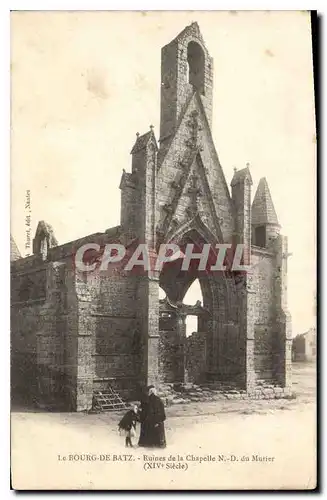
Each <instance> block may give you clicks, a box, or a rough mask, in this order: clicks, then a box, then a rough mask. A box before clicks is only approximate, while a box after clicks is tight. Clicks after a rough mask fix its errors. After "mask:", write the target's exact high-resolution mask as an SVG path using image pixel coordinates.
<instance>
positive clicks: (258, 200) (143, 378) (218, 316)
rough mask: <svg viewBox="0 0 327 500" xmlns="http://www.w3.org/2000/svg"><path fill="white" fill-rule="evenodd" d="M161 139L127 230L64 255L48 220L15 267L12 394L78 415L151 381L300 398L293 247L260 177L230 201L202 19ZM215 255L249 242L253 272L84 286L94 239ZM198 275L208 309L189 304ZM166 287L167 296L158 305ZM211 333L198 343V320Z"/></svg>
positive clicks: (136, 188)
mask: <svg viewBox="0 0 327 500" xmlns="http://www.w3.org/2000/svg"><path fill="white" fill-rule="evenodd" d="M161 58H162V59H161V120H160V137H159V139H158V142H157V140H156V137H155V134H154V131H153V129H152V127H151V128H150V131H149V132H147V133H145V134H144V135H137V138H136V142H135V144H134V146H133V148H132V151H131V156H132V166H131V170H130V169H127V170H129V171H124V172H123V174H122V178H121V183H120V190H121V220H120V225H119V226H117V227H114V228H111V229H109V230H107V231H105V232H103V233H95V234H92V235H89V236H86V237H85V238H82V239H80V240H77V241H73V242H71V243H67V244H63V245H58V243H57V241H56V238H55V236H54V232H53V229H52V228H51V226H50V225H49V224H47V223H45V222H43V221H42V222H40V223H39V225H38V228H37V231H36V234H35V238H34V241H33V255H32V256H29V257H25V258H20V257H19V255H18V254H17V252H15V256H14V258H13V261H12V263H11V276H12V297H11V304H12V306H11V309H12V317H11V330H12V334H11V364H12V375H11V379H12V380H11V383H12V393H13V395H15V394H20V395H22V394H25V395H26V394H28V397H30V398H33V399H34V400H36V401H38V402H39V403H40V404H45V405H49V406H53V407H55V408H63V409H69V410H85V409H89V408H91V406H92V398H93V394H94V392H95V391H98V390H102V391H105V390H106V388H108V386H109V385H110V386H112V387H114V388H116V389H117V390H119V391H120V393H121V394H122V395H124V396H125V397H127V398H128V397H130V398H134V397H136V394H137V390H138V389H139V388H140V387H142V386H144V385H146V384H149V383H154V384H156V385H157V386H164V385H165V384H167V383H172V382H180V383H184V382H188V381H192V382H195V383H201V382H204V381H206V382H208V383H209V382H212V381H216V382H217V381H218V382H219V381H221V382H228V383H230V384H234V385H235V387H240V388H242V389H244V390H246V391H247V393H248V394H249V395H251V394H254V393H255V392H256V390H257V386H258V384H259V383H261V382H262V381H264V382H265V383H267V384H270V385H273V386H277V387H279V388H280V389H281V390H282V391H283V392H285V393H287V391H289V390H290V385H291V350H292V338H291V326H290V316H289V313H288V310H287V284H286V278H287V255H288V250H287V239H286V237H284V236H282V235H281V234H280V226H279V223H278V219H277V216H276V212H275V209H274V206H273V202H272V199H271V195H270V192H269V188H268V185H267V182H266V180H265V178H262V179H261V180H260V182H259V185H258V189H257V192H256V194H255V196H254V200H253V203H251V185H252V179H251V174H250V170H249V167H248V166H247V167H246V168H244V169H242V170H238V171H235V173H234V176H233V178H232V180H231V191H229V188H228V185H227V183H226V180H225V177H224V173H223V170H222V167H221V165H220V162H219V158H218V155H217V152H216V149H215V146H214V143H213V140H212V135H211V123H212V90H213V60H212V58H211V57H210V55H209V53H208V51H207V48H206V46H205V43H204V41H203V38H202V36H201V33H200V31H199V27H198V25H197V23H192V24H191V25H190V26H188V27H186V28H185V29H184V30H183V31H182V32H181V33H180V34H179V35H178V36H177V37H176V38H175V39H174V40H173V41H172V42H170V43H169V44H168V45H166V46H165V47H163V49H162V55H161ZM135 241H138V242H145V243H146V244H147V245H149V247H150V248H151V249H152V251H153V252H156V251H158V248H159V246H160V244H161V243H169V242H174V243H176V244H178V245H180V246H183V245H185V244H186V243H194V244H195V245H200V246H201V245H202V244H204V243H209V244H210V245H211V246H212V247H213V248H214V247H215V245H217V244H222V243H231V244H232V245H235V244H236V243H243V244H244V245H245V248H247V249H249V252H248V254H246V259H248V263H249V264H250V270H249V271H248V272H247V273H246V275H245V276H243V277H242V279H241V280H239V279H236V278H237V277H236V276H235V275H234V274H233V273H227V272H226V273H223V272H220V273H216V274H212V273H209V272H202V273H200V272H198V271H197V269H196V268H194V267H193V268H192V269H190V270H188V271H181V269H180V267H179V266H178V261H176V263H175V264H174V265H169V266H164V267H163V269H162V271H161V272H157V273H156V272H153V271H151V270H149V272H147V273H143V274H135V273H134V274H133V273H127V272H124V270H123V269H122V268H121V269H120V270H118V271H117V272H116V273H114V274H113V275H110V276H101V275H96V276H95V275H90V276H81V275H79V274H78V273H77V272H76V269H75V267H74V263H73V256H74V255H75V253H76V251H77V250H78V248H79V247H80V246H81V245H83V244H85V243H88V242H90V243H98V244H99V245H100V246H103V245H105V244H106V243H110V242H115V243H117V242H119V243H121V244H123V245H124V246H125V247H129V246H133V244H134V243H135ZM195 279H198V280H199V282H200V286H201V291H202V296H203V304H202V303H197V304H196V305H188V304H184V302H183V299H184V297H185V294H186V292H187V290H188V289H189V287H190V286H191V284H192V283H193V282H194V280H195ZM159 287H161V289H162V290H164V292H165V294H166V298H165V299H164V300H159ZM189 314H192V315H196V316H197V317H198V331H197V332H194V333H193V334H192V335H191V336H190V337H186V334H185V318H186V317H187V315H189Z"/></svg>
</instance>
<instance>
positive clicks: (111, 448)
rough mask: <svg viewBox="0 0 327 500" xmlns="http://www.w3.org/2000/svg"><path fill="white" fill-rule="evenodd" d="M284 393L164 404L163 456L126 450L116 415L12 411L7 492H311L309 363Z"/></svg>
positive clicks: (312, 387)
mask: <svg viewBox="0 0 327 500" xmlns="http://www.w3.org/2000/svg"><path fill="white" fill-rule="evenodd" d="M293 390H294V392H295V393H296V395H297V397H296V399H284V400H283V399H279V400H261V401H260V400H253V401H247V400H223V401H217V402H205V403H204V402H202V403H198V402H197V403H189V404H187V405H183V404H179V405H174V406H171V407H168V408H167V409H166V414H167V421H166V438H167V448H166V449H165V450H145V449H142V448H137V447H135V448H134V449H132V450H129V449H125V447H124V440H123V437H120V436H119V434H118V432H117V424H118V422H119V420H120V418H121V415H122V413H121V412H110V413H104V414H86V413H44V412H43V413H42V412H27V411H14V410H13V411H12V414H11V456H12V459H11V460H12V481H13V487H14V488H16V489H136V490H137V489H168V490H171V489H218V490H221V489H293V488H294V489H312V488H314V487H315V481H316V371H315V366H314V365H312V364H303V363H301V364H300V363H297V364H294V368H293ZM137 431H138V430H137ZM134 441H135V444H136V442H137V438H134Z"/></svg>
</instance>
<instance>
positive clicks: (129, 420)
mask: <svg viewBox="0 0 327 500" xmlns="http://www.w3.org/2000/svg"><path fill="white" fill-rule="evenodd" d="M138 420H139V417H138V408H137V406H136V405H133V407H132V408H131V409H130V410H128V412H127V413H125V415H124V416H123V418H122V419H121V421H120V422H119V424H118V429H119V431H124V434H125V446H126V448H128V447H129V446H130V447H131V448H133V443H132V437H134V436H135V430H136V422H137V421H138Z"/></svg>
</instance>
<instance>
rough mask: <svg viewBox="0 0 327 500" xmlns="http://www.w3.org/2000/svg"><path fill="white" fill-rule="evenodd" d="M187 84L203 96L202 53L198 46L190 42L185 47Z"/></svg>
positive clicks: (203, 62)
mask: <svg viewBox="0 0 327 500" xmlns="http://www.w3.org/2000/svg"><path fill="white" fill-rule="evenodd" d="M187 62H188V82H189V83H190V84H191V85H193V87H194V88H195V89H196V90H198V91H199V92H200V94H202V95H204V66H205V61H204V53H203V50H202V48H201V47H200V45H199V44H198V43H196V42H190V43H189V44H188V47H187Z"/></svg>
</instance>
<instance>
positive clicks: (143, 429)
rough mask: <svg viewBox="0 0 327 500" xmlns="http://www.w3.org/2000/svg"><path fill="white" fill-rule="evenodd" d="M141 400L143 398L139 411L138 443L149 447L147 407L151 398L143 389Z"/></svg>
mask: <svg viewBox="0 0 327 500" xmlns="http://www.w3.org/2000/svg"><path fill="white" fill-rule="evenodd" d="M140 400H141V401H140V402H141V405H140V412H139V421H140V438H139V443H138V444H139V446H143V447H147V446H148V432H147V409H148V400H149V396H148V394H147V393H145V392H144V391H143V394H142V395H141V398H140Z"/></svg>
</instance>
